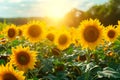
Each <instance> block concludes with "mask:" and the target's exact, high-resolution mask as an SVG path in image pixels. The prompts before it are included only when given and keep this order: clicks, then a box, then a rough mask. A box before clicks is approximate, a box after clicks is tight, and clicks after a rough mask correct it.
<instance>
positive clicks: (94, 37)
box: [0, 19, 120, 80]
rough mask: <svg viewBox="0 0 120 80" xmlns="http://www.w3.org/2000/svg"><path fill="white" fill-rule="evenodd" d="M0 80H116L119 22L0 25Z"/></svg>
mask: <svg viewBox="0 0 120 80" xmlns="http://www.w3.org/2000/svg"><path fill="white" fill-rule="evenodd" d="M0 80H120V21H118V24H117V25H109V26H103V24H101V22H100V21H99V20H98V19H87V20H83V21H82V22H80V24H79V26H78V27H77V28H74V27H66V26H61V27H55V26H47V25H46V24H45V23H44V22H42V21H30V22H28V23H27V24H24V25H21V26H16V25H14V24H9V25H8V24H5V23H0Z"/></svg>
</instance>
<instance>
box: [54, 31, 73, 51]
mask: <svg viewBox="0 0 120 80" xmlns="http://www.w3.org/2000/svg"><path fill="white" fill-rule="evenodd" d="M55 44H56V45H57V47H58V49H60V50H64V49H66V48H68V47H69V46H70V44H71V36H70V33H69V32H68V31H62V32H59V34H58V36H57V38H56V41H55Z"/></svg>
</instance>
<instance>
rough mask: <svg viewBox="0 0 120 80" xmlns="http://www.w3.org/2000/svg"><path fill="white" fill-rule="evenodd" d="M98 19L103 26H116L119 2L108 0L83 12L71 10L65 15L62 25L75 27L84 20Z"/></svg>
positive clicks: (119, 15) (119, 11)
mask: <svg viewBox="0 0 120 80" xmlns="http://www.w3.org/2000/svg"><path fill="white" fill-rule="evenodd" d="M89 18H92V19H99V20H100V22H101V23H102V24H103V25H104V26H107V25H116V24H117V22H118V20H120V0H109V2H106V3H104V4H102V5H94V6H92V7H91V8H89V10H87V11H85V12H83V11H81V10H78V9H72V10H71V11H70V12H69V13H67V14H66V16H65V19H64V24H66V25H68V26H74V27H77V26H78V25H79V23H80V21H82V20H84V19H89Z"/></svg>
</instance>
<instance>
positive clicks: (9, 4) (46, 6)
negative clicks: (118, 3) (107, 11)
mask: <svg viewBox="0 0 120 80" xmlns="http://www.w3.org/2000/svg"><path fill="white" fill-rule="evenodd" d="M107 1H108V0H0V17H29V16H62V15H64V14H65V13H67V12H68V11H70V10H71V9H72V8H78V9H80V10H83V11H85V10H87V9H88V8H90V7H91V6H93V5H94V4H98V5H99V4H103V3H105V2H107Z"/></svg>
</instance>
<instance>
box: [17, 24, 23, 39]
mask: <svg viewBox="0 0 120 80" xmlns="http://www.w3.org/2000/svg"><path fill="white" fill-rule="evenodd" d="M17 30H18V36H19V37H21V36H23V27H22V26H20V27H17Z"/></svg>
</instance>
